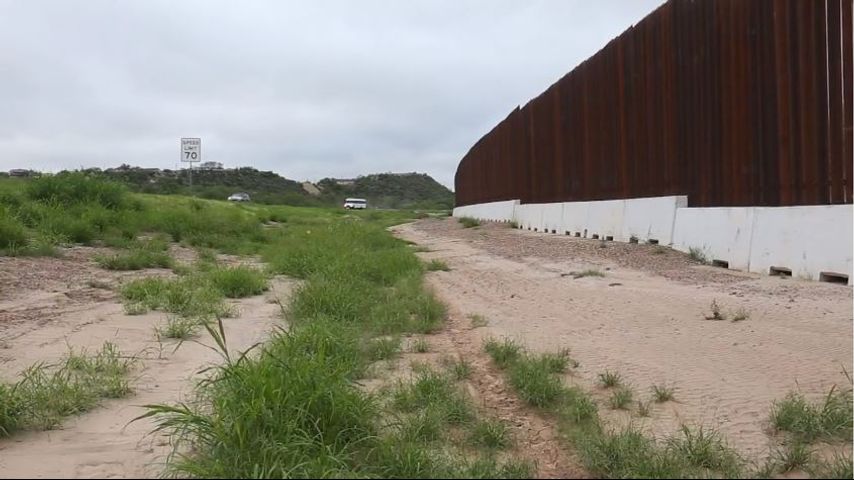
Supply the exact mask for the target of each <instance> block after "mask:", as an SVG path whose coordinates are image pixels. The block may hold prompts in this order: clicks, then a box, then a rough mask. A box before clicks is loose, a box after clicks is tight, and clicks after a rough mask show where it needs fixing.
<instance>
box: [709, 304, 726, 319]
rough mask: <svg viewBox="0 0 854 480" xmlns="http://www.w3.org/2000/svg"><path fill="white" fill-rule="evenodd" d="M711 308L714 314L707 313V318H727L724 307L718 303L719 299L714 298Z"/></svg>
mask: <svg viewBox="0 0 854 480" xmlns="http://www.w3.org/2000/svg"><path fill="white" fill-rule="evenodd" d="M709 308H710V309H711V310H712V314H711V315H706V320H726V314H724V312H723V309H722V308H721V306H720V305H719V304H718V301H717V300H712V304H711V305H710V306H709Z"/></svg>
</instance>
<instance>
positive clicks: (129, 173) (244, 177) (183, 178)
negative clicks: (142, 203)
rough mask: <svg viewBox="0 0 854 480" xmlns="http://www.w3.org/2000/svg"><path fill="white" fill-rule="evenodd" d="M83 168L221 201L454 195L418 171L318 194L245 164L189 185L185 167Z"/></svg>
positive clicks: (409, 199)
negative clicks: (238, 196) (234, 197)
mask: <svg viewBox="0 0 854 480" xmlns="http://www.w3.org/2000/svg"><path fill="white" fill-rule="evenodd" d="M83 173H86V174H88V175H95V176H100V177H103V178H105V179H107V180H112V181H117V182H120V183H122V184H124V185H126V186H127V187H128V188H129V189H131V190H132V191H135V192H140V193H156V194H169V195H174V194H178V195H187V196H196V197H200V198H207V199H212V200H222V199H225V198H227V197H228V196H229V195H231V194H232V193H235V192H246V193H248V194H249V195H250V196H251V198H252V200H253V201H254V202H257V203H264V204H280V205H295V206H333V205H334V206H338V205H341V204H342V203H343V201H344V199H345V198H346V197H362V198H366V199H367V200H368V205H369V206H370V207H377V208H414V209H424V210H426V209H432V210H441V209H450V208H453V205H454V194H453V192H451V191H450V190H448V189H447V188H446V187H445V186H444V185H442V184H440V183H439V182H437V181H436V180H434V179H433V178H432V177H430V176H429V175H427V174H423V173H404V174H392V173H381V174H373V175H366V176H362V177H358V178H356V179H353V181H352V183H350V184H339V182H338V181H336V180H335V179H331V178H325V179H323V180H321V181H320V182H318V183H317V185H316V187H317V188H318V189H319V190H320V193H319V194H317V193H316V192H315V194H311V193H309V192H307V191H306V190H305V189H304V188H303V186H302V183H300V182H297V181H294V180H289V179H287V178H284V177H282V176H281V175H279V174H277V173H275V172H269V171H260V170H256V169H254V168H251V167H242V168H236V169H224V170H194V171H193V187H192V189H191V188H190V179H189V174H188V172H187V171H186V170H160V169H156V168H139V167H131V166H128V165H122V166H121V167H119V168H114V169H108V170H101V169H87V170H84V171H83Z"/></svg>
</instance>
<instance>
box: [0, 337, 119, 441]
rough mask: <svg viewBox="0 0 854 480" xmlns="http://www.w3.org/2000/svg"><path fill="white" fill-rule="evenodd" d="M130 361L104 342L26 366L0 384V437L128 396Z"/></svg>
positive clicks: (41, 427) (53, 425)
mask: <svg viewBox="0 0 854 480" xmlns="http://www.w3.org/2000/svg"><path fill="white" fill-rule="evenodd" d="M134 362H135V361H134V359H132V358H126V357H125V356H124V355H122V353H121V352H120V351H119V350H118V348H117V347H116V346H115V345H114V344H112V343H110V342H106V343H104V344H103V346H102V347H101V349H100V350H98V351H96V352H94V353H89V352H87V351H86V350H81V351H74V350H71V351H69V353H68V355H67V356H66V357H65V358H64V359H63V360H62V361H60V362H59V363H58V364H56V365H48V364H44V363H41V364H36V365H33V366H31V367H29V368H27V369H26V370H25V371H24V372H23V373H22V375H21V377H22V378H21V379H20V380H19V381H17V382H16V383H14V384H0V437H3V436H8V435H11V434H13V433H14V432H15V431H19V430H49V429H52V428H56V427H57V426H58V425H60V424H61V422H62V420H63V419H64V418H65V417H67V416H69V415H75V414H78V413H82V412H85V411H87V410H90V409H92V408H94V407H95V406H96V405H98V403H99V401H100V399H102V398H121V397H124V396H127V395H128V394H130V393H131V388H130V385H129V382H128V379H127V375H128V373H129V372H130V370H131V369H132V368H133V365H134Z"/></svg>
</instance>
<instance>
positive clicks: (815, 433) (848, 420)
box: [771, 386, 852, 442]
mask: <svg viewBox="0 0 854 480" xmlns="http://www.w3.org/2000/svg"><path fill="white" fill-rule="evenodd" d="M771 424H772V425H773V426H774V428H775V429H777V430H778V431H784V432H788V433H790V434H792V435H794V436H795V438H797V439H799V440H801V441H803V442H812V441H814V440H816V439H850V438H851V432H852V395H851V391H850V390H846V391H840V390H838V389H837V388H836V387H835V386H834V387H833V388H831V389H830V391H829V392H828V393H827V395H825V397H824V401H823V402H822V403H820V404H813V403H810V402H808V401H807V400H806V399H805V398H804V397H803V395H801V394H799V393H790V394H789V395H788V396H786V398H785V399H783V400H782V401H779V402H775V403H774V405H773V406H772V408H771Z"/></svg>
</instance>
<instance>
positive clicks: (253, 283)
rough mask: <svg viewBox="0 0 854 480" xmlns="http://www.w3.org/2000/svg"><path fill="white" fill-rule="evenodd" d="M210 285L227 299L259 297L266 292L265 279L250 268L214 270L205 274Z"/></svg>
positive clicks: (259, 272)
mask: <svg viewBox="0 0 854 480" xmlns="http://www.w3.org/2000/svg"><path fill="white" fill-rule="evenodd" d="M207 278H208V279H209V280H210V282H211V284H212V285H213V286H214V288H216V289H217V290H219V291H220V293H222V294H223V295H225V296H226V297H227V298H244V297H251V296H253V295H260V294H261V293H263V292H264V291H266V290H267V288H268V286H267V277H266V276H265V275H264V273H263V272H261V271H260V270H256V269H254V268H251V267H246V266H239V267H224V268H215V269H213V270H211V271H209V272H208V273H207Z"/></svg>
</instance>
